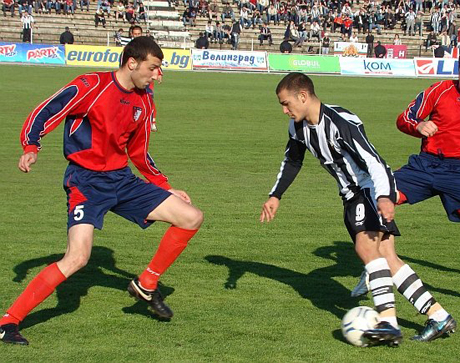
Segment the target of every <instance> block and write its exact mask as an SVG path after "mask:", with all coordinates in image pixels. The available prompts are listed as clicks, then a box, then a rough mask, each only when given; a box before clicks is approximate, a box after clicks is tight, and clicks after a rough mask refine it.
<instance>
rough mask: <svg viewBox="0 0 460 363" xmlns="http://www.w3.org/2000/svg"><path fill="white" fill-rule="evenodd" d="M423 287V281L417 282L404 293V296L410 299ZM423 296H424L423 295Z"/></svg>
mask: <svg viewBox="0 0 460 363" xmlns="http://www.w3.org/2000/svg"><path fill="white" fill-rule="evenodd" d="M422 286H423V283H422V280H420V279H418V280H416V281H415V282H414V283H413V284H412V285H410V286H409V287H408V288H407V289H406V290H404V291H403V295H404V297H405V298H406V299H408V300H409V299H410V298H411V297H412V295H413V294H414V292H416V291H417V290H418V289H419V288H421V287H422ZM422 296H423V295H422Z"/></svg>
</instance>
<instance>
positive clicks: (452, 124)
mask: <svg viewBox="0 0 460 363" xmlns="http://www.w3.org/2000/svg"><path fill="white" fill-rule="evenodd" d="M458 86H459V84H458V81H452V80H450V81H441V82H437V83H435V84H433V85H432V86H431V87H429V88H427V89H426V90H424V91H423V92H421V93H420V94H419V95H418V96H417V98H416V99H415V100H413V101H412V102H411V103H410V104H409V106H408V107H407V109H406V110H405V111H404V112H403V113H402V114H401V115H399V116H398V119H397V121H396V123H397V126H398V129H399V130H401V131H402V132H404V133H406V134H409V135H412V136H415V137H419V138H423V140H422V151H424V152H427V153H429V154H433V155H438V156H442V157H449V158H458V159H460V92H459V88H458ZM427 117H429V120H431V121H433V122H434V123H435V124H436V126H437V127H438V131H437V132H436V133H435V134H434V135H433V136H430V137H424V136H423V135H422V134H420V133H419V132H418V131H417V125H418V124H419V122H421V121H424V120H425V119H426V118H427Z"/></svg>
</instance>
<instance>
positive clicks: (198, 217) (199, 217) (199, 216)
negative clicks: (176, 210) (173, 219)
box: [190, 208, 204, 229]
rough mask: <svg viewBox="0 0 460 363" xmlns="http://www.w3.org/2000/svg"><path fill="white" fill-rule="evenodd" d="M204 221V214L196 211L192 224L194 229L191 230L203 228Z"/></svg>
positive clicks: (192, 217) (193, 214)
mask: <svg viewBox="0 0 460 363" xmlns="http://www.w3.org/2000/svg"><path fill="white" fill-rule="evenodd" d="M203 220H204V215H203V212H202V211H201V210H199V209H196V208H195V209H194V211H193V213H192V216H191V221H190V222H191V223H192V224H193V227H192V228H191V229H198V228H200V227H201V225H202V224H203Z"/></svg>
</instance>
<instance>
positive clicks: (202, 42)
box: [195, 33, 209, 49]
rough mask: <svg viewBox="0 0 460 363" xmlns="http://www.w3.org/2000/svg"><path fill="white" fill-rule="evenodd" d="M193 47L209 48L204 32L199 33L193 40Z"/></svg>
mask: <svg viewBox="0 0 460 363" xmlns="http://www.w3.org/2000/svg"><path fill="white" fill-rule="evenodd" d="M195 47H196V48H198V49H208V48H209V40H208V38H207V37H206V36H205V35H204V33H200V37H199V38H198V39H197V40H196V42H195Z"/></svg>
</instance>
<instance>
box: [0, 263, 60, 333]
mask: <svg viewBox="0 0 460 363" xmlns="http://www.w3.org/2000/svg"><path fill="white" fill-rule="evenodd" d="M66 279H67V278H66V277H65V276H64V275H63V274H62V272H61V270H59V267H58V266H57V263H53V264H52V265H49V266H48V267H46V268H45V269H43V270H42V271H41V272H40V273H39V274H38V275H37V276H35V278H34V279H33V280H32V281H31V282H30V283H29V285H27V287H26V289H25V290H24V291H23V292H22V294H21V295H19V297H18V298H17V299H16V301H15V302H14V303H13V305H11V307H10V308H9V309H8V311H7V313H6V314H5V315H4V316H3V317H2V318H1V319H0V325H5V324H11V323H13V324H19V323H20V322H21V321H22V320H24V318H25V317H26V316H27V314H28V313H29V312H31V311H32V310H33V309H34V308H35V307H36V306H37V305H39V304H40V303H41V302H42V301H44V300H45V299H46V298H47V297H48V296H50V295H51V293H52V292H53V291H54V289H55V288H56V287H57V286H58V285H59V284H60V283H62V282H64V281H65V280H66Z"/></svg>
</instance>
